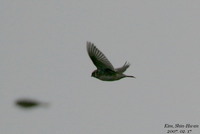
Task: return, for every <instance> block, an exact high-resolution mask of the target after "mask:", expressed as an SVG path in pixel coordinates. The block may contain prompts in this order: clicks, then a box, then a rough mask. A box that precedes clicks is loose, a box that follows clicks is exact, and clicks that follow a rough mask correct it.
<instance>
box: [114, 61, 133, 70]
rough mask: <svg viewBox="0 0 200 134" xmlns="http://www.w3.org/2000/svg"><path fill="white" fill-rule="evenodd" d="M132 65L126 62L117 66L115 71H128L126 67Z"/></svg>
mask: <svg viewBox="0 0 200 134" xmlns="http://www.w3.org/2000/svg"><path fill="white" fill-rule="evenodd" d="M129 66H130V64H129V63H127V62H125V64H124V65H123V66H122V67H119V68H116V69H115V71H116V72H119V73H123V72H125V71H126V69H127V68H128V67H129Z"/></svg>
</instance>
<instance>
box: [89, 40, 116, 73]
mask: <svg viewBox="0 0 200 134" xmlns="http://www.w3.org/2000/svg"><path fill="white" fill-rule="evenodd" d="M87 51H88V55H89V56H90V58H91V60H92V62H93V63H94V65H95V66H96V67H97V69H100V70H107V69H109V70H112V71H115V69H114V67H113V65H112V64H111V63H110V61H109V60H108V59H107V58H106V56H105V55H104V54H103V53H102V52H101V51H100V50H99V49H98V48H97V47H96V46H95V45H94V44H93V43H91V42H87Z"/></svg>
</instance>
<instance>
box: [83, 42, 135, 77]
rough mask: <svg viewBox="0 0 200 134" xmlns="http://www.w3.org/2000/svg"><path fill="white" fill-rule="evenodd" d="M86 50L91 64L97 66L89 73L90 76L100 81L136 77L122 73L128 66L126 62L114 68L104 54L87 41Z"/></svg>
mask: <svg viewBox="0 0 200 134" xmlns="http://www.w3.org/2000/svg"><path fill="white" fill-rule="evenodd" d="M86 46H87V52H88V55H89V57H90V59H91V60H92V62H93V64H94V65H95V66H96V67H97V69H96V70H94V71H93V72H92V74H91V77H95V78H97V79H99V80H102V81H116V80H120V79H122V78H126V77H129V78H136V77H135V76H131V75H125V74H123V73H124V72H125V71H126V69H127V68H128V67H129V66H130V64H129V63H128V62H125V64H124V65H123V66H122V67H119V68H114V67H113V65H112V64H111V63H110V61H109V60H108V59H107V58H106V56H105V55H104V54H103V53H102V52H101V51H100V50H99V49H98V48H97V47H96V46H95V45H94V43H91V42H87V43H86Z"/></svg>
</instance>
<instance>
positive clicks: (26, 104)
mask: <svg viewBox="0 0 200 134" xmlns="http://www.w3.org/2000/svg"><path fill="white" fill-rule="evenodd" d="M15 104H16V105H17V106H19V107H21V108H24V109H29V108H34V107H37V106H48V103H45V102H39V101H37V100H33V99H26V98H24V99H18V100H16V102H15Z"/></svg>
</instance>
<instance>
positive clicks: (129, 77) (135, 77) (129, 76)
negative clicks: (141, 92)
mask: <svg viewBox="0 0 200 134" xmlns="http://www.w3.org/2000/svg"><path fill="white" fill-rule="evenodd" d="M125 77H129V78H136V77H135V76H131V75H126V76H125Z"/></svg>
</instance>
